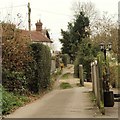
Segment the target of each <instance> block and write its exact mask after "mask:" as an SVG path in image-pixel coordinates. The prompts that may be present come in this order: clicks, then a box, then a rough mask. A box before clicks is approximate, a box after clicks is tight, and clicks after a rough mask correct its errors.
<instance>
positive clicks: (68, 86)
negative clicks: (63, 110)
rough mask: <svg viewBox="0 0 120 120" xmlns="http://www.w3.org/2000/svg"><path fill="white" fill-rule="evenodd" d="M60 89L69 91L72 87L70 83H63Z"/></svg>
mask: <svg viewBox="0 0 120 120" xmlns="http://www.w3.org/2000/svg"><path fill="white" fill-rule="evenodd" d="M60 88H61V89H67V88H72V86H71V85H70V84H69V83H67V82H62V83H61V84H60Z"/></svg>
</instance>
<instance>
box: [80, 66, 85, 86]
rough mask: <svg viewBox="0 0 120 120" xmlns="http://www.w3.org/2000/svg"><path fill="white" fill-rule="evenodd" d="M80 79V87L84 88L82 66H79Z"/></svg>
mask: <svg viewBox="0 0 120 120" xmlns="http://www.w3.org/2000/svg"><path fill="white" fill-rule="evenodd" d="M79 78H80V85H82V86H84V78H83V66H82V65H79Z"/></svg>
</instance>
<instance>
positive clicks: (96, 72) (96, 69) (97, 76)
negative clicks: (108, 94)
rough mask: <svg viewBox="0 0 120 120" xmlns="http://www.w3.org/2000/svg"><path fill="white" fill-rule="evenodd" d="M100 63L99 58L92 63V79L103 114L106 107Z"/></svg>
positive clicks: (93, 88)
mask: <svg viewBox="0 0 120 120" xmlns="http://www.w3.org/2000/svg"><path fill="white" fill-rule="evenodd" d="M100 68H101V67H100V64H99V61H98V60H95V61H94V62H92V63H91V79H92V90H93V93H94V95H95V98H96V103H97V105H98V107H99V108H100V111H101V113H102V114H105V109H104V92H103V81H102V77H101V73H100V72H101V70H100Z"/></svg>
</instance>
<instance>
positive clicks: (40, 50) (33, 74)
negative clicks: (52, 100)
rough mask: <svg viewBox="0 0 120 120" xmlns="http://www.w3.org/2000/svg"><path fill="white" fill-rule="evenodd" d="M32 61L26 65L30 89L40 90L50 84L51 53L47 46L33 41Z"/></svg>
mask: <svg viewBox="0 0 120 120" xmlns="http://www.w3.org/2000/svg"><path fill="white" fill-rule="evenodd" d="M30 47H31V56H32V57H33V60H32V61H30V62H29V63H28V65H27V67H26V76H27V79H28V88H29V90H30V91H33V92H36V93H37V92H39V91H41V90H43V89H46V88H47V87H48V86H49V85H50V70H51V53H50V50H49V48H48V47H47V46H45V45H43V44H39V43H33V44H31V45H30Z"/></svg>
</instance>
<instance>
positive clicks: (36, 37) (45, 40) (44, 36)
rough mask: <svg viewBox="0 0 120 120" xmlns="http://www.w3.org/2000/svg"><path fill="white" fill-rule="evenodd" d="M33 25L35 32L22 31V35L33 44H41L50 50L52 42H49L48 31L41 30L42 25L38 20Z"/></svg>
mask: <svg viewBox="0 0 120 120" xmlns="http://www.w3.org/2000/svg"><path fill="white" fill-rule="evenodd" d="M35 25H36V30H34V31H28V30H22V35H23V36H30V39H31V41H32V42H33V43H42V44H44V45H47V46H49V47H50V48H51V47H52V43H53V42H52V41H51V40H50V36H49V33H48V31H47V30H43V29H42V25H43V24H42V22H41V21H40V20H39V21H37V23H36V24H35Z"/></svg>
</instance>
